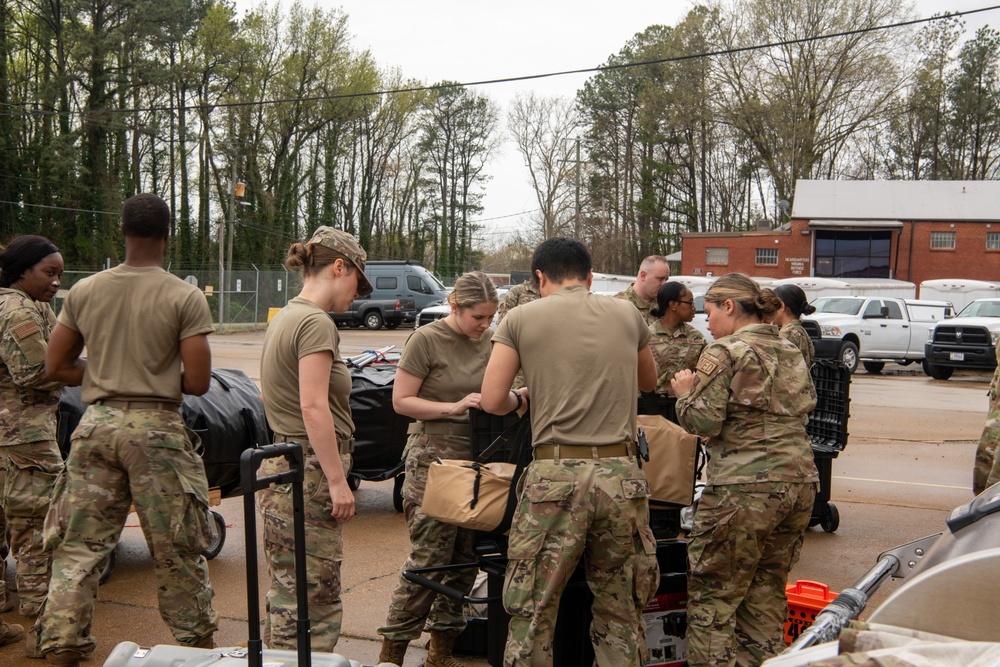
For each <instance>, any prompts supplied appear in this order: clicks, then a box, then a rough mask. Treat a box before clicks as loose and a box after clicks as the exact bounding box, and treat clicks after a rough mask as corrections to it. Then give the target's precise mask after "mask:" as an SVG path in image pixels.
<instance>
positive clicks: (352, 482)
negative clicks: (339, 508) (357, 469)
mask: <svg viewBox="0 0 1000 667" xmlns="http://www.w3.org/2000/svg"><path fill="white" fill-rule="evenodd" d="M347 487H348V488H349V489H350V490H351V491H357V490H358V489H359V488H361V478H360V477H358V476H357V475H348V476H347Z"/></svg>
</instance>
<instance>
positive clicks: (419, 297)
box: [365, 259, 448, 322]
mask: <svg viewBox="0 0 1000 667" xmlns="http://www.w3.org/2000/svg"><path fill="white" fill-rule="evenodd" d="M365 275H366V276H367V277H368V280H369V281H370V282H371V284H372V293H371V295H370V296H371V298H373V299H402V298H410V299H413V301H414V303H415V304H416V309H415V310H414V311H413V316H414V317H415V316H416V314H417V312H419V311H420V310H422V309H424V308H426V307H427V306H431V305H434V304H435V303H439V302H443V301H444V299H445V297H447V296H448V289H447V288H446V287H445V286H444V285H443V284H442V283H441V281H440V280H438V279H437V277H436V276H435V275H434V274H433V273H431V272H430V271H428V270H427V269H425V268H424V267H422V266H421V265H420V264H419V263H417V262H416V261H414V260H412V259H406V260H387V261H382V260H376V261H372V262H368V263H367V264H366V265H365ZM407 321H408V322H412V321H413V317H411V318H410V319H409V320H407Z"/></svg>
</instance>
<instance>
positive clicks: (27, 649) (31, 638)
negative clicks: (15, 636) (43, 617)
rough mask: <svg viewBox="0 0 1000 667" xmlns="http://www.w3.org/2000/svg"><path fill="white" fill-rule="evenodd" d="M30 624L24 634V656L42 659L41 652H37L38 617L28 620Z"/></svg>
mask: <svg viewBox="0 0 1000 667" xmlns="http://www.w3.org/2000/svg"><path fill="white" fill-rule="evenodd" d="M29 620H30V621H31V624H30V625H29V626H28V629H27V630H26V631H25V633H24V655H25V656H27V657H29V658H39V659H41V658H44V657H45V656H44V655H42V652H41V651H39V650H38V627H37V625H36V623H37V622H38V617H37V616H36V617H34V618H29Z"/></svg>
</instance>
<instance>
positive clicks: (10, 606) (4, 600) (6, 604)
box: [0, 591, 17, 614]
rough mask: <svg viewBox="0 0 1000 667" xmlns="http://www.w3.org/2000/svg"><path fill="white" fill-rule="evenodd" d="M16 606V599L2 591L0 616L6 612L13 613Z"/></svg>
mask: <svg viewBox="0 0 1000 667" xmlns="http://www.w3.org/2000/svg"><path fill="white" fill-rule="evenodd" d="M16 606H17V598H15V597H14V596H13V595H12V594H10V593H8V592H7V591H4V593H3V595H0V614H6V613H7V612H8V611H14V607H16Z"/></svg>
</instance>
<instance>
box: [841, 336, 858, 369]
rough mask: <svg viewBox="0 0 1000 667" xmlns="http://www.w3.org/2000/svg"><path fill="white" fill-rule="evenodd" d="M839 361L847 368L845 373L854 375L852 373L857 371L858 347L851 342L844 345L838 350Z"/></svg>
mask: <svg viewBox="0 0 1000 667" xmlns="http://www.w3.org/2000/svg"><path fill="white" fill-rule="evenodd" d="M840 361H841V363H843V364H844V365H845V366H847V372H848V373H850V374H851V375H854V371H856V370H858V346H857V345H855V344H854V343H851V342H847V343H844V346H843V347H841V348H840Z"/></svg>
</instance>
